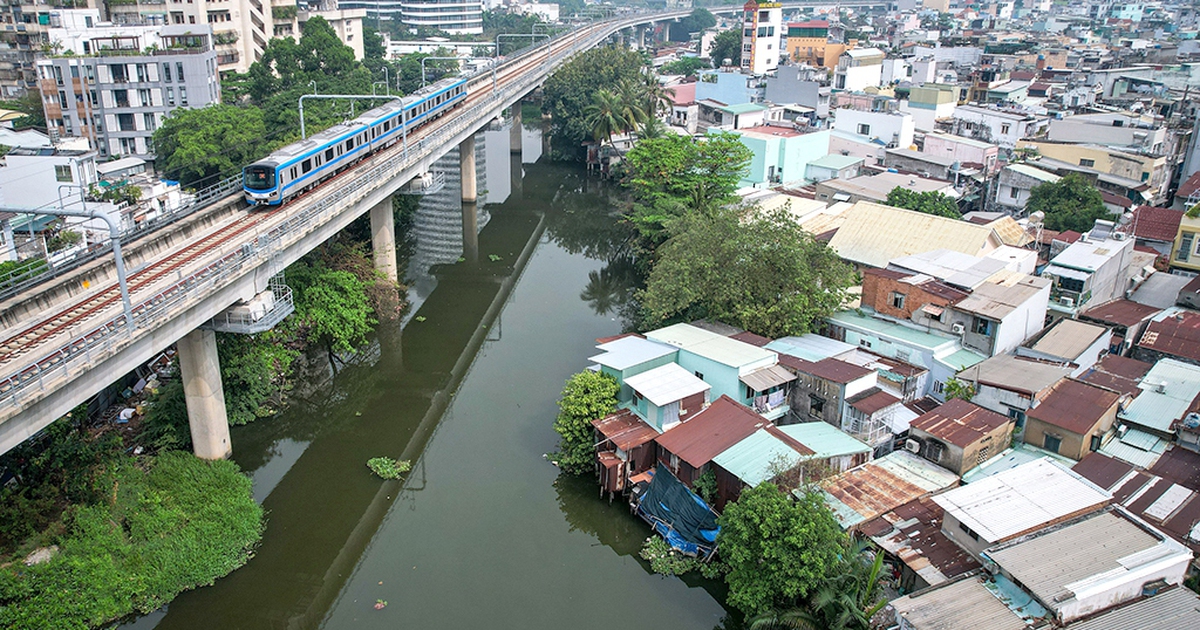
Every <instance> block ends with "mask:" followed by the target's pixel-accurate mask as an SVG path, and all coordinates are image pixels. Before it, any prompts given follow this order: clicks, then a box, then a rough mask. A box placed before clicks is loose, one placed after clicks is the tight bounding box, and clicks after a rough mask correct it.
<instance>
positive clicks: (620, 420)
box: [592, 409, 658, 451]
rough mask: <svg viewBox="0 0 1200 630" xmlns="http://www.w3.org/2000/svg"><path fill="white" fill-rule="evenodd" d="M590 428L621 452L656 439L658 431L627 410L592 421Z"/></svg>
mask: <svg viewBox="0 0 1200 630" xmlns="http://www.w3.org/2000/svg"><path fill="white" fill-rule="evenodd" d="M592 426H594V427H596V430H597V431H599V432H600V435H603V436H604V437H606V438H608V439H610V440H612V442H613V444H616V446H617V448H619V449H621V450H623V451H628V450H631V449H634V448H637V447H638V446H641V445H643V444H645V443H646V442H649V441H650V440H653V439H654V438H656V437H658V431H655V430H654V428H653V427H651V426H650V425H648V424H646V423H645V422H643V421H642V419H641V418H639V417H637V416H636V415H634V413H633V412H632V411H630V410H628V409H622V410H620V411H618V412H616V413H613V414H609V415H607V416H605V417H603V418H599V419H597V420H592Z"/></svg>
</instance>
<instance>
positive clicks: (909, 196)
mask: <svg viewBox="0 0 1200 630" xmlns="http://www.w3.org/2000/svg"><path fill="white" fill-rule="evenodd" d="M887 205H889V206H893V207H896V208H904V209H905V210H915V211H917V212H923V213H925V214H932V215H936V216H939V217H946V218H947V219H961V218H962V213H961V212H959V211H958V204H957V203H955V202H954V200H953V199H951V198H950V197H948V196H946V195H943V194H942V193H940V192H937V191H933V190H927V191H925V192H917V191H915V190H909V189H907V188H901V187H900V186H897V187H895V188H893V189H892V190H891V192H889V193H888V196H887Z"/></svg>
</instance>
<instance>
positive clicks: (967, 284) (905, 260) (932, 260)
mask: <svg viewBox="0 0 1200 630" xmlns="http://www.w3.org/2000/svg"><path fill="white" fill-rule="evenodd" d="M888 269H906V270H910V271H915V272H917V273H923V274H925V275H928V276H933V277H934V278H940V279H941V280H942V281H944V282H946V283H947V284H952V285H954V286H958V287H964V288H967V289H974V288H975V287H977V286H979V285H980V284H981V283H983V282H986V281H987V280H988V279H990V278H992V277H994V276H995V275H996V274H998V273H1001V272H1003V271H1005V269H1006V267H1005V263H1004V262H1002V261H1000V260H997V259H995V258H987V257H979V256H975V255H973V254H964V253H962V252H957V251H951V250H948V249H934V250H930V251H927V252H920V253H917V254H913V255H911V256H904V257H902V258H895V259H893V260H891V261H889V262H888Z"/></svg>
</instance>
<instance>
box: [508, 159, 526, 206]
mask: <svg viewBox="0 0 1200 630" xmlns="http://www.w3.org/2000/svg"><path fill="white" fill-rule="evenodd" d="M524 168H525V167H524V165H523V164H521V155H520V154H519V153H513V154H512V155H510V156H509V157H508V187H509V199H520V198H522V197H524V196H525V192H524V191H523V190H521V182H522V180H523V179H524V177H525V172H524Z"/></svg>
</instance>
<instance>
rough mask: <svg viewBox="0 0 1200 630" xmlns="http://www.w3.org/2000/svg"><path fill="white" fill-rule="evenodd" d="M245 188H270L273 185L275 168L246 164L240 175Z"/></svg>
mask: <svg viewBox="0 0 1200 630" xmlns="http://www.w3.org/2000/svg"><path fill="white" fill-rule="evenodd" d="M242 179H243V180H244V183H245V184H246V188H249V189H250V190H270V189H272V188H274V187H275V169H273V168H271V167H269V166H247V167H246V170H245V172H244V173H243V175H242Z"/></svg>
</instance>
